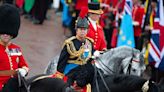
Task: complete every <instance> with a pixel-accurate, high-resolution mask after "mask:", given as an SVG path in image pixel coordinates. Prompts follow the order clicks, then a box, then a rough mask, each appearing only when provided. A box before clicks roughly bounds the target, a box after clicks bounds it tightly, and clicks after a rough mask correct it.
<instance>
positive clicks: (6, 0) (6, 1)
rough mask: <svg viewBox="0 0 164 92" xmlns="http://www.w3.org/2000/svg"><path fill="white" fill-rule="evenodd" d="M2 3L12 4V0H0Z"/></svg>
mask: <svg viewBox="0 0 164 92" xmlns="http://www.w3.org/2000/svg"><path fill="white" fill-rule="evenodd" d="M2 2H3V3H8V4H13V0H2Z"/></svg>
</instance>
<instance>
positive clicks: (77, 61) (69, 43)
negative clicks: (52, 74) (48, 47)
mask: <svg viewBox="0 0 164 92" xmlns="http://www.w3.org/2000/svg"><path fill="white" fill-rule="evenodd" d="M92 42H93V40H92V39H91V38H86V40H85V42H81V41H79V40H78V39H77V38H76V37H75V36H73V37H71V38H69V39H67V40H66V41H65V43H64V47H63V50H62V51H61V54H60V58H59V62H58V66H57V71H59V72H61V73H64V74H65V75H67V74H68V73H69V72H70V71H71V70H72V69H73V68H75V67H77V66H79V65H84V64H86V63H87V61H88V60H89V59H90V58H91V56H92V54H93V47H92ZM86 45H88V49H89V52H88V56H87V57H85V56H84V50H85V46H86ZM69 66H73V67H69Z"/></svg>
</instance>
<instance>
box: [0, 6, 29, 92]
mask: <svg viewBox="0 0 164 92" xmlns="http://www.w3.org/2000/svg"><path fill="white" fill-rule="evenodd" d="M19 27H20V15H19V11H18V9H17V8H16V7H15V6H13V5H10V4H3V5H1V6H0V92H1V90H2V88H3V87H4V85H5V84H6V83H7V82H8V80H9V79H11V78H15V77H16V75H17V71H19V72H20V74H21V75H22V76H23V77H24V76H25V75H27V73H28V70H29V68H28V64H27V63H26V61H25V59H24V57H23V55H22V50H21V48H20V47H19V46H18V45H16V44H14V43H12V42H11V40H12V39H14V38H16V37H17V35H18V31H19ZM16 82H17V81H16ZM10 89H11V88H10ZM7 92H8V91H7ZM15 92H16V91H15Z"/></svg>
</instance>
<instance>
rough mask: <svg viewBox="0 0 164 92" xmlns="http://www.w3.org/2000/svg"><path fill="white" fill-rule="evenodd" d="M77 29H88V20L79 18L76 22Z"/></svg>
mask: <svg viewBox="0 0 164 92" xmlns="http://www.w3.org/2000/svg"><path fill="white" fill-rule="evenodd" d="M76 28H88V20H87V18H85V17H84V18H81V17H78V18H77V21H76Z"/></svg>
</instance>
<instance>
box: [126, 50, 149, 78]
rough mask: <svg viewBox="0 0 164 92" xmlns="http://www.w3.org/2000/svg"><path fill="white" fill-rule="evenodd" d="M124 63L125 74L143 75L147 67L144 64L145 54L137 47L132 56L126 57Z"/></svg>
mask: <svg viewBox="0 0 164 92" xmlns="http://www.w3.org/2000/svg"><path fill="white" fill-rule="evenodd" d="M123 63H124V67H123V72H124V73H125V74H127V73H129V74H131V75H137V76H141V74H142V73H143V72H144V70H145V69H146V66H145V64H144V56H143V54H142V53H141V52H140V51H139V50H136V49H132V56H129V57H128V58H126V59H124V60H123Z"/></svg>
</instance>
